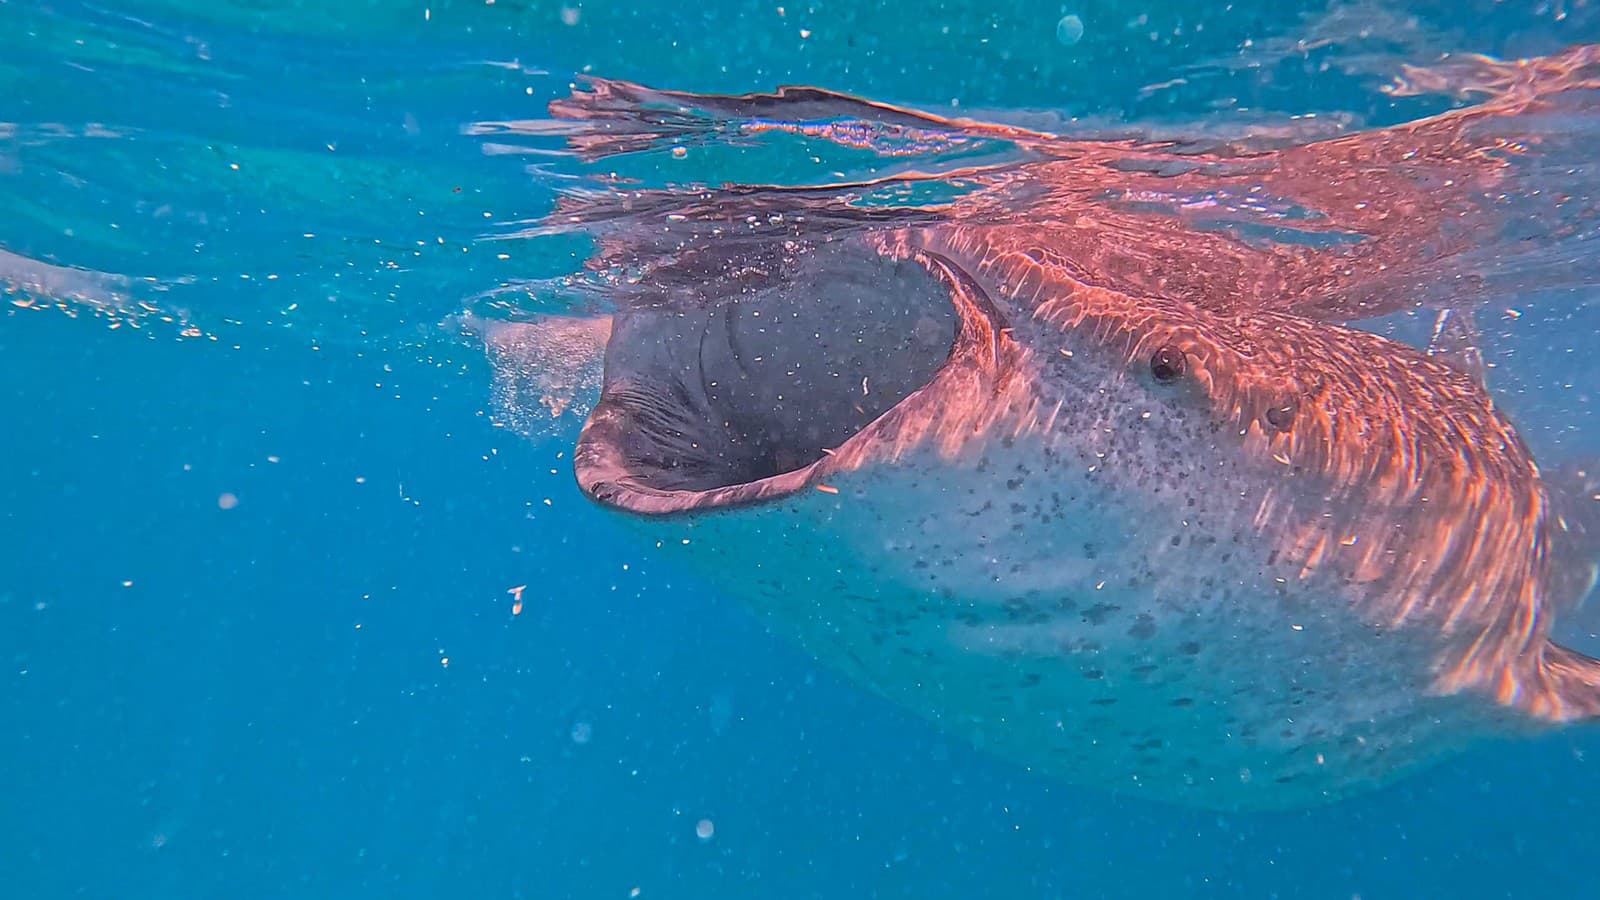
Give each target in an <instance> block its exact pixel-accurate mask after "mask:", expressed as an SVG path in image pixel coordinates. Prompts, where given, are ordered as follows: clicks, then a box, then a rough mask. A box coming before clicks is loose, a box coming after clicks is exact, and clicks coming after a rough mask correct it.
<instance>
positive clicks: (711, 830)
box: [694, 819, 717, 841]
mask: <svg viewBox="0 0 1600 900" xmlns="http://www.w3.org/2000/svg"><path fill="white" fill-rule="evenodd" d="M716 833H717V827H716V826H715V825H712V824H711V820H710V819H701V820H700V821H698V822H696V823H694V836H695V837H697V838H699V839H700V840H702V841H709V840H711V836H712V835H713V834H716Z"/></svg>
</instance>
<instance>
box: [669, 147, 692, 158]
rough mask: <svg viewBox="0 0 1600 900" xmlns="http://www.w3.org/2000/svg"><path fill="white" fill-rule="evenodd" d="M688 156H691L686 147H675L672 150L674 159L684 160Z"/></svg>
mask: <svg viewBox="0 0 1600 900" xmlns="http://www.w3.org/2000/svg"><path fill="white" fill-rule="evenodd" d="M688 155H689V151H688V149H687V148H685V147H673V148H672V158H673V159H683V158H684V157H685V156H688Z"/></svg>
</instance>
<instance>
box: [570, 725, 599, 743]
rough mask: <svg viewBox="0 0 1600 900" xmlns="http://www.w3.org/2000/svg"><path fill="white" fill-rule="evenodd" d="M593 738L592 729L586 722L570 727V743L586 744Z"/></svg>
mask: <svg viewBox="0 0 1600 900" xmlns="http://www.w3.org/2000/svg"><path fill="white" fill-rule="evenodd" d="M592 737H594V728H593V727H592V726H591V725H590V724H589V723H588V722H579V723H578V724H576V725H574V726H572V742H573V743H574V744H587V743H589V739H590V738H592Z"/></svg>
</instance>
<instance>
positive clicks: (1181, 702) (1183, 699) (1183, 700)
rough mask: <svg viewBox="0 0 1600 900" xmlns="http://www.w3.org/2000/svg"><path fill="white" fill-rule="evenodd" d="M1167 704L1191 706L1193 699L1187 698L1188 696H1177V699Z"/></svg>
mask: <svg viewBox="0 0 1600 900" xmlns="http://www.w3.org/2000/svg"><path fill="white" fill-rule="evenodd" d="M1167 705H1168V706H1179V707H1182V706H1193V705H1194V700H1193V699H1191V698H1189V697H1179V698H1178V699H1176V700H1174V701H1172V702H1171V703H1169V704H1167Z"/></svg>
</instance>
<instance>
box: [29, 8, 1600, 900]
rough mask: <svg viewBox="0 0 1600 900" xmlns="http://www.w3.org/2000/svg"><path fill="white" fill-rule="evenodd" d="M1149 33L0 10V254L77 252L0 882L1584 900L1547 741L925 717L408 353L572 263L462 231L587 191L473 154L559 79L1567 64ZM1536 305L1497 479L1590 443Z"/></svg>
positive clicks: (1463, 13) (456, 353)
mask: <svg viewBox="0 0 1600 900" xmlns="http://www.w3.org/2000/svg"><path fill="white" fill-rule="evenodd" d="M1190 5H1191V4H1186V3H1183V4H1181V3H1174V2H1167V0H1162V2H1159V3H1158V2H1155V0H1151V2H1146V3H1115V2H1088V0H1085V2H1082V3H1079V4H1076V5H1074V6H1072V7H1071V8H1067V7H1063V6H1062V5H1060V4H1059V3H1027V2H1018V0H1012V2H999V3H982V4H978V3H968V4H959V3H947V4H943V5H939V6H935V7H932V8H931V9H928V8H924V7H922V6H920V5H919V6H918V7H916V11H915V12H911V11H909V10H910V9H911V7H909V6H908V7H906V8H905V10H903V11H900V12H894V11H879V10H877V9H876V8H871V9H869V8H868V6H867V5H865V4H862V5H859V6H857V5H851V4H839V5H837V6H835V5H834V4H825V3H811V4H795V5H788V4H783V6H784V9H783V12H782V13H781V14H780V12H779V4H778V3H772V2H767V3H761V4H738V3H732V2H729V0H712V2H706V3H699V4H640V5H638V7H637V8H635V7H634V6H633V5H630V4H622V3H611V2H584V3H581V4H579V3H571V4H569V5H568V6H567V7H566V8H565V9H566V11H565V13H564V12H563V7H562V5H561V4H559V3H541V2H523V0H496V2H494V3H492V4H485V3H435V4H432V5H431V6H430V4H427V3H422V2H373V3H370V4H369V3H329V4H315V3H305V4H296V3H263V2H218V3H204V4H202V3H185V2H180V0H157V2H148V3H132V4H120V5H116V6H117V8H115V9H113V8H111V7H110V6H104V5H96V4H88V3H79V2H72V0H66V2H53V3H46V2H42V0H41V2H31V0H0V250H3V251H6V252H7V253H9V254H16V255H17V256H18V257H21V258H25V259H28V260H34V261H47V262H50V263H54V264H57V265H60V266H67V267H72V269H71V271H72V272H76V273H78V276H72V275H70V274H69V275H68V276H67V277H69V278H78V280H74V281H71V282H70V283H68V284H66V285H63V284H61V283H60V282H57V283H56V284H55V286H54V289H46V288H40V287H39V286H38V285H37V284H36V285H35V286H34V287H33V288H32V289H29V288H28V287H27V284H26V283H24V284H23V285H22V287H21V288H18V286H17V284H16V282H17V281H18V279H17V278H16V277H15V273H14V272H13V284H12V285H11V288H12V289H11V291H10V292H9V293H7V294H4V295H3V297H0V299H3V300H4V301H5V306H4V309H3V311H0V460H3V461H4V467H3V469H0V722H3V723H4V724H3V728H0V775H3V791H0V896H4V897H17V898H32V897H41V898H47V897H69V896H71V897H80V896H81V897H108V898H109V897H118V898H121V897H239V898H246V897H368V896H370V897H527V898H547V897H551V898H554V897H574V898H591V897H593V898H609V897H614V898H624V897H629V896H630V895H631V894H632V892H634V891H637V892H638V896H641V897H646V898H651V897H778V898H806V897H819V898H821V897H827V898H835V897H952V898H953V897H962V898H965V897H1008V898H1009V897H1041V898H1058V897H1059V898H1073V897H1101V896H1105V897H1157V896H1160V897H1169V896H1214V897H1332V898H1349V897H1354V896H1360V897H1363V898H1382V897H1432V896H1438V897H1522V896H1530V897H1531V896H1550V895H1556V894H1560V893H1565V894H1566V895H1568V896H1595V895H1600V886H1597V883H1596V880H1595V878H1596V876H1595V875H1594V873H1593V871H1592V869H1593V866H1592V864H1591V860H1592V858H1593V848H1594V845H1595V843H1596V839H1597V838H1600V828H1597V826H1596V825H1595V816H1594V811H1593V806H1592V804H1593V803H1594V802H1596V800H1597V799H1600V769H1597V768H1596V764H1597V761H1600V734H1597V733H1596V732H1594V731H1590V730H1581V729H1574V730H1569V731H1565V732H1560V733H1557V734H1554V735H1551V736H1549V737H1546V738H1543V739H1540V740H1537V741H1528V742H1522V743H1515V744H1506V745H1502V746H1494V747H1490V748H1486V749H1484V750H1482V751H1480V752H1477V753H1475V754H1473V755H1470V756H1467V757H1464V758H1461V759H1458V760H1454V761H1451V762H1447V763H1445V764H1443V765H1441V766H1440V767H1438V768H1437V769H1434V770H1432V771H1429V772H1427V773H1425V774H1423V775H1421V776H1418V777H1416V778H1413V779H1411V780H1408V781H1405V782H1403V783H1402V784H1400V785H1398V786H1396V787H1393V788H1390V789H1388V790H1386V791H1384V792H1382V793H1379V794H1376V795H1373V796H1369V797H1364V798H1359V799H1356V800H1351V801H1347V802H1345V803H1342V804H1339V805H1337V806H1334V807H1330V808H1326V809H1321V810H1313V811H1308V812H1303V813H1294V814H1279V815H1217V814H1214V813H1203V812H1195V811H1186V810H1175V809H1171V808H1168V807H1164V806H1157V805H1153V804H1148V803H1144V802H1140V801H1138V800H1136V799H1129V798H1126V797H1115V796H1110V795H1106V794H1102V793H1100V792H1096V791H1090V790H1084V789H1078V788H1071V787H1064V786H1062V785H1059V784H1055V783H1052V782H1050V781H1047V780H1044V779H1042V778H1038V777H1035V776H1032V775H1030V774H1028V773H1027V772H1025V771H1023V770H1021V769H1018V768H1016V767H1015V766H1012V765H1010V764H1007V763H1004V762H1001V761H997V760H994V759H992V758H989V757H987V756H984V755H981V754H979V753H977V752H975V751H972V750H970V749H968V748H966V747H965V746H964V745H962V744H960V743H958V742H954V741H951V740H948V739H946V738H945V737H944V736H942V735H941V734H940V733H939V732H938V731H937V730H936V729H935V728H933V727H932V726H930V725H928V724H925V723H923V722H922V721H920V720H918V719H915V718H913V717H912V716H910V715H909V714H907V713H905V712H903V711H901V710H899V709H898V708H895V707H892V706H890V705H888V704H886V703H884V702H881V701H879V700H876V699H874V698H872V697H871V696H869V695H867V694H865V693H864V692H862V691H860V690H859V689H857V688H855V687H853V686H851V685H850V684H848V683H845V682H843V681H842V680H840V679H838V678H836V677H835V676H833V675H832V674H830V673H828V672H827V671H824V670H821V669H819V668H817V667H816V666H814V665H813V664H812V663H811V662H810V661H809V660H808V659H807V658H806V657H804V656H803V655H802V654H800V653H799V652H798V651H796V650H794V649H793V648H791V647H790V646H789V645H787V644H785V643H784V642H782V641H781V640H780V639H779V638H777V637H775V636H771V635H768V634H766V633H764V632H763V630H762V629H761V628H760V627H759V625H758V624H757V623H756V622H755V621H754V619H753V618H751V617H749V616H748V615H747V614H746V613H745V612H744V611H743V610H742V609H741V608H740V607H739V606H737V605H736V604H735V603H733V602H732V601H730V600H727V599H725V598H723V597H721V596H719V595H718V594H716V593H715V592H713V591H712V590H710V589H709V588H707V587H706V586H704V585H702V584H700V583H697V582H696V580H695V579H694V577H693V576H692V575H690V574H688V573H684V572H680V571H678V570H675V569H673V568H671V567H670V566H669V565H668V564H667V563H666V562H665V561H663V560H661V559H658V557H657V554H656V552H655V551H654V550H653V548H652V547H650V546H649V545H647V544H641V543H640V542H639V541H637V539H636V538H634V537H633V536H631V535H630V534H629V533H628V532H627V531H626V530H625V529H624V528H623V527H621V525H620V524H619V523H617V522H616V521H615V520H613V519H612V518H611V517H609V516H607V515H604V514H602V513H601V512H600V511H598V510H596V509H594V508H592V507H591V506H589V505H588V504H587V503H586V502H585V501H584V500H583V499H582V498H581V497H580V495H579V494H578V492H577V490H576V488H575V486H574V485H573V483H572V479H571V475H570V469H569V467H568V459H567V456H566V454H567V451H568V449H569V448H570V445H571V441H572V438H573V436H574V432H575V425H573V424H569V425H566V426H562V427H556V428H553V429H551V430H548V431H547V432H541V433H540V434H536V435H535V436H532V437H525V436H522V435H519V434H517V433H514V432H513V431H512V430H509V429H506V428H502V427H498V425H497V423H496V419H495V416H494V414H493V411H492V409H491V403H490V376H491V370H490V367H489V364H488V362H487V360H486V359H485V358H484V355H483V352H482V350H481V348H480V347H477V346H475V345H473V344H472V342H470V341H468V340H465V339H463V338H462V337H461V336H460V335H459V334H457V333H456V332H455V331H454V330H452V329H450V328H448V327H445V326H444V325H443V324H442V323H444V322H445V321H446V320H447V319H448V318H449V317H450V316H452V315H453V314H455V313H458V312H460V311H461V310H462V309H463V308H464V307H467V306H472V307H474V308H477V309H480V310H484V309H487V310H494V309H497V308H500V307H497V306H495V304H494V303H493V301H492V300H487V301H486V300H485V299H484V296H485V295H486V294H489V295H492V296H502V295H496V294H494V293H493V292H495V291H497V289H501V288H504V287H505V286H507V285H511V284H515V283H518V282H519V281H520V280H523V279H535V278H548V277H551V276H557V275H561V274H564V273H567V272H570V271H572V270H574V269H575V268H576V266H577V264H578V262H579V259H580V256H579V255H578V254H581V252H582V250H583V246H582V244H581V242H580V241H578V240H577V239H566V238H562V239H550V240H493V239H491V238H494V237H497V236H503V235H505V234H508V233H511V232H514V231H515V229H516V227H517V223H519V222H522V221H525V220H527V219H530V218H532V217H536V216H538V215H540V214H541V213H543V212H545V211H546V210H547V209H548V207H549V204H550V202H551V198H552V196H553V192H554V190H555V189H556V187H557V186H558V185H563V184H570V183H571V179H573V178H575V177H577V176H579V175H582V174H585V173H586V172H587V170H585V169H584V168H583V167H581V166H578V165H577V164H576V163H573V162H572V161H570V160H564V159H561V158H559V157H551V156H549V155H530V154H526V153H496V152H486V145H487V144H488V143H491V142H489V141H486V140H485V139H484V138H482V137H477V136H473V135H472V134H470V133H469V132H471V131H472V129H471V128H470V127H469V126H470V125H471V124H472V123H475V122H484V121H501V120H513V119H527V118H537V117H539V116H541V115H542V109H543V106H544V104H545V103H546V102H547V101H548V100H550V99H551V98H553V97H556V96H560V95H564V94H565V93H566V91H567V85H568V82H569V81H570V79H571V78H572V76H573V75H574V73H577V72H581V71H592V72H594V73H596V74H604V75H607V76H611V77H620V78H628V79H633V80H638V81H642V82H645V83H649V84H654V85H658V86H662V87H672V88H680V89H693V90H729V91H743V90H752V89H766V88H770V87H772V86H774V85H776V84H779V83H790V82H798V83H819V84H824V85H826V86H828V87H832V88H835V89H841V90H847V91H854V92H860V93H864V94H868V95H870V96H874V97H879V98H884V99H888V100H893V101H897V102H903V103H912V104H918V105H921V106H924V107H928V108H934V109H948V108H949V107H950V105H951V103H952V102H953V101H954V102H957V103H959V106H960V108H962V109H963V110H966V109H974V108H977V109H984V108H988V109H1020V108H1027V109H1034V110H1052V111H1055V112H1058V113H1064V114H1067V115H1073V116H1079V117H1083V118H1084V119H1085V120H1086V121H1096V122H1144V123H1149V122H1183V123H1190V124H1198V125H1203V124H1204V123H1205V122H1206V121H1207V119H1208V117H1216V116H1220V115H1224V114H1227V115H1237V116H1240V117H1249V116H1259V117H1263V118H1271V117H1273V116H1278V117H1281V116H1285V115H1289V114H1300V113H1308V112H1317V113H1322V114H1325V115H1332V114H1335V113H1345V114H1349V115H1350V116H1352V117H1354V119H1355V120H1356V121H1359V122H1364V123H1370V124H1384V123H1388V122H1393V121H1401V120H1404V119H1407V118H1411V117H1415V116H1417V115H1422V114H1426V113H1427V112H1431V111H1435V110H1437V109H1442V108H1445V107H1447V106H1449V105H1450V104H1451V103H1453V102H1455V100H1454V99H1452V98H1447V97H1421V98H1410V99H1404V100H1396V99H1393V98H1391V97H1389V96H1388V95H1386V94H1384V93H1382V92H1381V91H1380V90H1378V88H1379V87H1380V86H1381V85H1382V84H1383V83H1386V81H1387V78H1388V77H1389V75H1388V74H1386V73H1392V71H1393V69H1394V67H1395V66H1396V64H1397V63H1398V62H1408V61H1426V60H1430V59H1433V58H1436V57H1437V55H1438V54H1439V52H1441V51H1455V52H1465V51H1478V52H1489V53H1497V54H1509V55H1517V54H1533V53H1547V52H1552V51H1554V50H1557V49H1559V48H1560V47H1562V46H1565V45H1567V44H1572V43H1579V42H1586V41H1596V40H1600V12H1597V11H1596V10H1595V8H1594V7H1593V6H1592V5H1591V6H1585V5H1580V4H1578V3H1577V2H1568V3H1567V4H1565V5H1563V4H1559V3H1553V4H1544V5H1541V6H1539V7H1538V8H1537V11H1535V9H1534V7H1533V6H1532V5H1525V4H1509V3H1507V4H1501V3H1489V2H1481V3H1469V4H1464V5H1463V4H1456V3H1444V2H1417V3H1412V4H1410V5H1409V6H1400V5H1383V4H1378V3H1369V4H1345V5H1339V4H1336V5H1335V6H1334V7H1331V8H1329V7H1325V6H1324V5H1323V4H1308V5H1307V6H1306V7H1305V8H1304V9H1291V8H1288V7H1287V6H1286V5H1280V4H1277V3H1270V2H1252V3H1235V4H1232V5H1227V6H1224V5H1221V4H1217V5H1215V6H1214V7H1213V9H1212V10H1211V11H1209V12H1206V13H1203V14H1196V13H1194V12H1192V11H1188V9H1187V8H1188V7H1189V6H1190ZM1512 7H1517V8H1515V9H1513V8H1512ZM1330 9H1331V13H1330ZM1069 12H1070V13H1074V14H1077V15H1079V16H1080V18H1081V21H1082V22H1083V25H1084V34H1083V38H1082V40H1081V41H1080V42H1078V43H1077V44H1073V45H1071V46H1067V45H1065V44H1063V42H1062V41H1061V40H1060V39H1058V37H1057V32H1058V23H1059V21H1060V19H1061V18H1062V17H1063V15H1064V14H1066V13H1069ZM574 17H575V23H574V24H567V21H570V20H573V19H574ZM1141 17H1143V19H1142V21H1141ZM1362 22H1366V23H1371V25H1370V27H1368V28H1367V29H1366V34H1365V35H1364V34H1363V29H1362V27H1360V23H1362ZM1352 23H1355V24H1354V25H1352ZM802 30H804V32H805V34H802ZM1246 40H1249V41H1250V45H1249V47H1244V42H1245V41H1246ZM1302 40H1304V41H1306V43H1305V44H1296V41H1302ZM1324 41H1325V42H1326V43H1324ZM1175 78H1182V79H1184V83H1183V84H1180V85H1176V86H1173V87H1170V88H1164V89H1158V90H1153V91H1152V90H1143V89H1145V88H1147V87H1148V86H1151V85H1158V84H1161V83H1164V82H1168V81H1170V80H1172V79H1175ZM489 149H491V150H492V148H489ZM746 164H747V165H752V166H754V165H759V164H760V161H759V160H755V161H748V160H747V161H746ZM502 257H504V258H502ZM13 268H14V267H13ZM85 272H99V273H110V274H112V275H115V276H121V277H120V278H103V277H100V276H93V277H91V276H89V275H86V274H83V273H85ZM20 280H21V281H22V282H27V281H28V278H22V279H20ZM33 280H34V281H35V282H37V280H38V278H37V273H35V276H34V277H33ZM55 301H59V302H55ZM530 302H532V301H530ZM542 302H554V301H549V300H548V299H546V300H544V301H542ZM1563 302H1564V304H1565V305H1560V304H1554V303H1551V304H1547V305H1546V306H1542V307H1541V306H1539V305H1537V304H1535V305H1534V306H1533V307H1531V308H1530V309H1529V311H1528V313H1529V314H1527V315H1525V316H1524V317H1523V318H1522V319H1518V320H1515V321H1514V322H1513V320H1511V319H1506V320H1504V321H1502V322H1501V323H1499V324H1497V325H1496V326H1495V328H1496V330H1497V331H1499V332H1503V333H1502V334H1501V336H1500V339H1501V340H1503V341H1504V342H1505V343H1504V345H1503V346H1505V347H1508V348H1511V349H1512V350H1515V351H1516V352H1513V353H1509V354H1508V355H1507V356H1506V361H1505V362H1504V363H1503V365H1502V367H1501V368H1502V370H1503V371H1502V372H1501V373H1500V375H1499V376H1498V378H1497V385H1498V389H1499V390H1500V391H1501V392H1502V393H1503V394H1504V395H1505V397H1506V399H1507V402H1508V403H1510V404H1512V405H1513V408H1514V409H1515V411H1516V413H1517V415H1518V416H1519V420H1520V421H1522V422H1523V424H1524V427H1525V428H1526V429H1527V431H1528V435H1529V439H1530V441H1531V442H1533V443H1534V445H1535V447H1536V448H1538V449H1539V450H1541V451H1547V450H1551V449H1553V448H1554V449H1561V448H1570V447H1571V446H1573V445H1579V446H1582V445H1584V444H1585V442H1586V441H1587V442H1589V443H1588V446H1590V447H1593V446H1600V443H1597V442H1596V439H1597V438H1600V428H1597V427H1596V426H1595V424H1594V423H1593V421H1592V419H1591V416H1592V404H1591V402H1590V399H1589V398H1590V396H1591V395H1592V393H1593V391H1594V389H1595V387H1596V385H1595V378H1594V376H1593V375H1592V374H1590V373H1589V371H1588V369H1589V367H1588V366H1587V365H1585V363H1584V362H1583V360H1582V359H1580V358H1579V357H1580V356H1581V354H1580V353H1577V352H1574V351H1578V350H1581V349H1582V348H1584V347H1586V346H1588V345H1589V344H1590V343H1592V340H1593V334H1594V328H1595V322H1594V321H1593V316H1592V315H1591V316H1590V317H1589V318H1587V319H1584V318H1581V317H1580V318H1578V319H1573V318H1571V316H1572V315H1573V314H1572V313H1571V310H1574V309H1579V308H1580V307H1579V305H1577V304H1575V303H1574V302H1573V301H1572V300H1571V299H1570V298H1569V299H1567V300H1565V301H1563ZM58 307H59V308H58ZM108 308H110V309H109V311H107V309H108ZM97 309H99V310H100V311H99V312H98V313H97V312H96V310H97ZM169 320H170V321H169ZM186 330H187V333H188V336H186V334H185V332H186ZM234 500H236V501H237V503H236V505H234V503H233V501H234ZM224 507H231V508H224ZM519 585H526V591H525V593H524V600H525V605H524V608H523V610H522V612H521V614H520V615H515V616H514V615H513V614H512V596H511V595H510V594H508V590H510V589H512V588H515V587H517V586H519ZM703 821H704V822H709V823H710V826H711V830H712V831H713V834H712V835H711V836H710V837H709V839H702V838H701V837H700V836H698V835H697V827H702V828H703V827H704V826H702V825H701V823H702V822H703Z"/></svg>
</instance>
